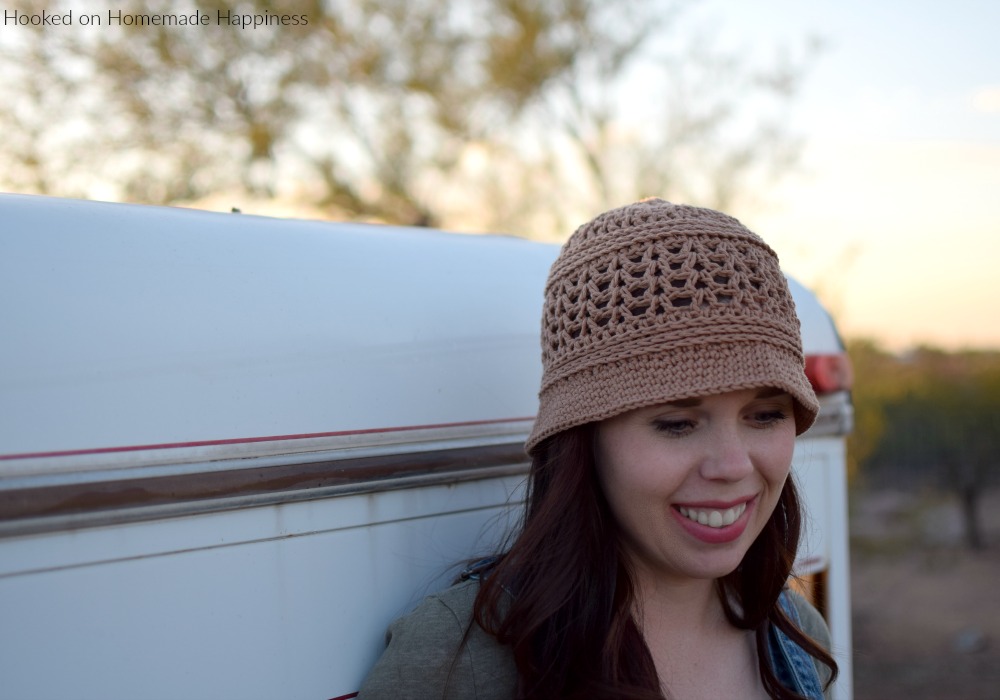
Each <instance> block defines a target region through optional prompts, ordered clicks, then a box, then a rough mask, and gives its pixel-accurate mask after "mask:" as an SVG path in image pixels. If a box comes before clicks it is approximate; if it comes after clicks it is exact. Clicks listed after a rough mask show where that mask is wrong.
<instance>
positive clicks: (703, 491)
mask: <svg viewBox="0 0 1000 700" xmlns="http://www.w3.org/2000/svg"><path fill="white" fill-rule="evenodd" d="M545 296H546V300H545V308H544V313H543V321H542V359H543V367H544V374H543V377H542V385H541V392H540V395H539V399H540V407H539V411H538V415H537V417H536V420H535V424H534V427H533V430H532V433H531V435H530V437H529V438H528V441H527V449H528V452H529V454H530V455H531V456H532V466H531V473H530V478H529V486H528V498H527V507H526V509H525V514H524V521H523V524H522V527H521V529H520V530H519V531H518V532H517V533H515V534H514V536H513V537H512V539H511V542H510V544H509V546H508V547H505V548H504V549H502V550H501V551H500V552H499V553H497V554H496V555H494V556H491V557H488V558H486V559H484V560H481V561H479V562H476V563H475V564H473V565H472V566H470V567H469V568H468V569H467V570H466V572H464V574H463V575H462V577H461V579H462V580H461V581H460V582H458V583H457V584H456V585H455V586H454V587H453V588H451V589H449V590H447V591H445V592H443V593H441V594H439V595H437V596H432V597H431V598H429V599H427V600H426V601H425V602H424V603H423V604H422V605H421V606H419V607H418V608H417V609H416V610H415V611H414V612H413V613H412V614H411V615H409V616H407V617H405V618H403V619H401V620H399V621H397V622H396V623H395V624H394V625H393V626H392V627H391V628H390V631H389V635H388V637H389V643H388V648H387V649H386V652H385V653H384V654H383V656H382V658H381V659H380V660H379V662H378V663H377V664H376V666H375V668H374V669H373V671H372V673H371V675H370V677H369V679H368V681H367V682H366V684H365V685H364V687H363V688H362V690H361V693H360V695H359V697H360V698H362V699H371V698H418V697H420V698H423V697H434V698H437V697H449V698H452V697H454V698H468V697H475V698H497V699H500V698H504V699H507V698H517V699H518V700H528V699H531V700H536V699H537V700H541V699H542V698H545V699H549V698H589V699H602V698H606V699H608V700H610V699H611V698H631V699H635V700H639V699H642V700H662V699H663V698H671V699H674V698H676V699H677V700H683V699H685V698H719V697H739V698H765V697H769V698H775V699H780V700H792V699H801V698H811V699H817V698H822V697H824V695H825V693H828V692H829V691H830V688H831V686H830V684H831V682H832V679H833V678H834V677H835V676H836V672H837V665H836V663H835V662H834V661H833V659H832V657H831V655H830V653H829V651H828V649H829V633H828V631H827V629H826V627H825V625H824V623H823V621H822V618H821V617H820V616H819V614H818V613H817V612H816V610H815V609H813V608H812V607H811V606H810V605H809V604H808V603H807V602H806V601H805V600H803V599H802V598H800V597H798V596H797V595H795V594H793V593H791V592H790V591H788V590H787V589H786V584H787V581H788V578H789V575H790V573H791V570H792V565H793V563H794V561H795V556H796V550H797V547H798V541H799V529H800V522H801V512H800V506H799V500H798V494H797V492H796V488H795V484H794V482H793V480H791V479H790V478H788V475H789V470H790V467H791V462H792V451H793V447H794V445H795V439H796V436H797V435H800V434H802V433H804V432H805V431H806V430H807V429H808V428H809V427H810V426H811V425H812V424H813V422H814V421H815V419H816V415H817V412H818V402H817V399H816V395H815V394H814V392H813V389H812V387H811V386H810V383H809V382H808V381H807V379H806V375H805V370H804V359H803V353H802V342H801V338H800V332H799V322H798V319H797V317H796V315H795V307H794V303H793V301H792V298H791V295H790V293H789V289H788V284H787V283H786V281H785V278H784V276H783V275H782V273H781V271H780V269H779V267H778V261H777V257H776V256H775V254H774V252H773V251H772V250H771V249H770V248H769V247H768V246H767V245H766V244H765V243H764V242H763V241H762V240H761V239H760V238H758V237H757V236H756V235H755V234H753V233H751V232H750V231H748V230H747V229H746V228H744V227H743V226H742V225H741V224H740V223H739V222H738V221H736V220H735V219H733V218H731V217H728V216H726V215H724V214H721V213H719V212H716V211H712V210H708V209H700V208H696V207H689V206H676V205H673V204H670V203H668V202H665V201H662V200H646V201H643V202H638V203H636V204H632V205H629V206H626V207H623V208H620V209H616V210H612V211H609V212H606V213H604V214H602V215H600V216H598V217H597V218H596V219H594V220H593V221H591V222H589V223H587V224H585V225H583V226H581V227H580V228H579V229H578V230H577V231H576V233H574V234H573V236H572V237H571V238H570V239H569V241H568V242H567V244H566V245H565V246H564V248H563V249H562V251H561V253H560V255H559V257H558V259H557V260H556V261H555V263H554V264H553V266H552V269H551V271H550V273H549V280H548V284H547V286H546V295H545Z"/></svg>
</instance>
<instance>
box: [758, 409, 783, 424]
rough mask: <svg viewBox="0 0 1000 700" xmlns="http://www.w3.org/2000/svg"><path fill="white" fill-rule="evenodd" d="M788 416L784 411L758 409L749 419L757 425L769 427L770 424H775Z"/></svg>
mask: <svg viewBox="0 0 1000 700" xmlns="http://www.w3.org/2000/svg"><path fill="white" fill-rule="evenodd" d="M786 418H788V414H787V413H786V412H785V411H778V410H775V411H758V412H756V413H754V414H753V415H752V416H751V420H752V421H753V422H754V423H755V424H756V425H758V426H761V427H769V426H772V425H777V424H778V423H780V422H781V421H783V420H785V419H786Z"/></svg>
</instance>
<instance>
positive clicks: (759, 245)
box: [528, 199, 817, 450]
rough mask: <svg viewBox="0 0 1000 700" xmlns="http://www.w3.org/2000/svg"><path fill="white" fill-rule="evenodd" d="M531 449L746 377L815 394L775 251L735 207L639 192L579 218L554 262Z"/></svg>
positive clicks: (747, 382) (803, 408)
mask: <svg viewBox="0 0 1000 700" xmlns="http://www.w3.org/2000/svg"><path fill="white" fill-rule="evenodd" d="M541 339H542V365H543V376H542V386H541V391H540V393H539V398H540V407H539V414H538V417H537V419H536V422H535V428H534V430H533V431H532V435H531V437H530V438H529V440H528V449H529V450H531V449H532V448H533V447H534V446H535V445H537V444H538V443H539V442H540V441H541V440H542V439H544V438H545V437H547V436H548V435H551V434H553V433H555V432H559V431H561V430H564V429H566V428H569V427H572V426H574V425H580V424H583V423H587V422H591V421H595V420H601V419H603V418H607V417H610V416H612V415H615V414H617V413H620V412H623V411H625V410H630V409H631V408H636V407H639V406H643V405H652V404H656V403H661V402H667V401H669V400H675V399H678V398H687V397H692V396H699V395H707V394H710V393H717V392H723V391H729V390H732V389H735V388H748V387H751V386H777V387H783V388H785V389H786V390H788V391H790V392H791V393H792V394H793V395H794V396H795V398H796V401H797V402H798V409H797V420H798V424H797V427H798V428H799V430H800V432H801V430H805V429H806V428H807V427H808V425H809V424H811V423H812V420H813V418H814V417H815V413H816V408H817V406H816V399H815V395H814V394H813V392H812V389H811V387H810V386H809V384H808V381H807V380H806V379H805V374H804V371H803V365H804V362H803V356H802V341H801V335H800V329H799V320H798V317H797V316H796V314H795V304H794V302H793V301H792V297H791V293H790V292H789V290H788V284H787V281H786V280H785V277H784V275H783V274H782V272H781V270H780V268H779V266H778V258H777V255H775V253H774V251H773V250H771V248H770V247H769V246H768V245H767V244H766V243H764V241H763V240H761V238H760V237H758V236H757V235H756V234H754V233H752V232H751V231H749V230H748V229H747V228H746V227H744V226H743V225H742V224H741V223H740V222H739V221H737V220H736V219H734V218H733V217H731V216H727V215H726V214H722V213H721V212H717V211H714V210H711V209H703V208H700V207H692V206H686V205H674V204H671V203H669V202H666V201H664V200H661V199H651V200H644V201H642V202H636V203H635V204H630V205H628V206H625V207H621V208H618V209H613V210H611V211H608V212H605V213H603V214H601V215H599V216H597V217H596V218H595V219H593V220H592V221H590V222H588V223H586V224H584V225H583V226H581V227H580V228H578V229H577V230H576V232H574V234H573V235H572V236H571V237H570V238H569V240H568V241H567V242H566V245H565V246H563V249H562V251H560V254H559V257H558V258H557V259H556V261H555V263H554V264H553V265H552V269H551V271H550V273H549V280H548V283H547V285H546V289H545V306H544V310H543V314H542V338H541Z"/></svg>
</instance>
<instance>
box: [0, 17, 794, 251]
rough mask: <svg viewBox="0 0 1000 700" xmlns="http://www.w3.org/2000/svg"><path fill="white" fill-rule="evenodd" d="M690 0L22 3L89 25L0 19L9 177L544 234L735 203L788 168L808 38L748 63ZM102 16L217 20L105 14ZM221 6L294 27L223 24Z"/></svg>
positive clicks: (1, 108)
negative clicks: (616, 216) (170, 22)
mask: <svg viewBox="0 0 1000 700" xmlns="http://www.w3.org/2000/svg"><path fill="white" fill-rule="evenodd" d="M686 4H687V3H685V2H683V0H618V1H617V2H614V3H606V2H601V1H600V0H553V1H552V2H537V1H536V0H469V2H461V3H457V2H447V1H446V0H285V1H284V2H281V3H276V2H270V1H268V0H254V1H253V2H245V3H240V4H234V3H226V2H217V1H213V0H193V1H192V2H189V3H184V4H183V10H180V9H179V8H178V5H177V3H174V2H171V1H170V0H142V1H141V2H139V1H138V0H116V1H115V2H113V3H112V2H103V1H101V0H98V1H96V2H91V3H87V5H86V6H85V7H83V6H81V3H79V2H77V1H76V0H50V1H39V0H13V1H12V2H11V3H8V5H7V6H5V7H6V9H8V10H16V11H20V12H28V13H31V12H35V13H37V12H40V11H41V10H42V9H44V10H46V11H47V12H50V13H64V12H67V11H69V10H73V11H74V12H75V13H76V14H77V17H79V15H80V13H82V12H87V13H96V14H97V15H98V16H99V17H101V18H102V20H103V23H102V26H90V27H85V26H80V25H79V23H77V24H76V25H74V26H71V27H55V28H53V27H30V26H28V27H21V26H18V27H4V34H5V37H4V43H3V49H2V54H0V76H2V77H0V89H2V90H3V92H4V95H5V98H4V99H3V100H2V102H0V131H2V133H3V134H4V136H5V138H4V139H3V146H2V148H0V163H2V168H0V172H2V173H3V175H2V177H3V179H4V180H6V182H3V183H0V184H3V185H4V186H5V187H7V188H9V189H14V190H18V191H26V192H37V193H44V194H55V195H61V196H78V197H87V198H97V199H112V200H124V201H134V202H144V203H157V204H162V203H179V202H188V203H190V202H196V201H198V200H202V199H204V198H206V197H209V196H211V195H217V194H220V193H221V194H223V195H224V196H227V197H232V198H233V199H234V201H235V202H239V201H240V198H241V197H244V196H247V197H253V198H258V199H259V198H264V199H269V198H283V199H287V200H292V201H296V202H300V203H304V204H308V205H310V206H311V207H312V208H313V209H319V210H322V211H323V212H325V213H327V214H328V215H330V216H331V217H333V218H361V219H377V220H381V221H385V222H390V223H403V224H431V225H436V226H446V227H453V228H466V229H474V230H476V229H478V230H483V229H493V230H502V231H509V232H515V233H520V234H524V235H536V236H537V235H542V236H544V235H553V234H563V235H564V234H565V233H566V232H567V230H566V229H567V225H568V224H567V222H574V221H576V220H578V219H579V217H580V216H581V213H580V212H581V211H582V212H583V215H585V216H589V215H590V214H592V212H593V211H598V210H600V209H603V208H606V207H609V206H612V205H617V204H620V203H623V202H626V201H630V200H633V199H636V198H639V197H642V196H649V195H659V196H666V197H673V198H676V199H682V200H685V201H689V202H695V203H702V204H707V205H710V206H717V207H720V208H730V207H731V206H732V205H733V202H734V199H736V198H737V197H739V196H741V195H742V194H745V193H747V192H752V191H753V189H754V185H755V183H759V182H761V181H763V180H765V179H766V178H769V177H772V176H774V175H776V174H780V173H781V172H783V171H784V170H785V169H786V168H787V167H789V166H790V165H791V164H792V163H794V161H795V158H796V156H797V153H798V149H797V145H798V144H797V141H796V139H795V137H794V135H793V134H791V133H789V131H788V129H787V127H786V126H785V124H786V123H787V116H788V115H787V111H788V106H789V104H790V101H791V100H792V99H793V98H794V96H795V93H796V91H797V90H798V88H799V86H800V83H801V79H802V75H803V67H804V65H805V62H806V61H807V60H808V56H809V55H810V51H809V49H808V48H803V49H802V50H801V51H799V53H798V54H797V55H796V54H791V53H787V52H786V53H784V54H782V53H775V55H774V56H773V59H772V60H770V61H768V62H766V64H764V65H757V64H755V62H753V61H751V60H750V59H749V58H748V57H747V56H745V55H742V54H739V53H736V52H733V51H731V50H730V51H728V52H727V51H723V50H719V49H716V48H715V47H714V44H713V42H712V41H711V36H710V34H701V33H698V32H694V31H690V30H682V29H681V28H680V27H679V24H678V21H679V20H678V17H679V15H680V14H681V13H680V10H681V8H682V6H684V5H686ZM109 10H113V11H114V12H116V13H117V12H121V13H123V14H125V15H134V14H146V15H150V14H165V13H174V14H177V13H180V12H183V13H186V14H190V13H191V12H194V11H200V12H205V13H208V14H209V15H210V17H211V22H210V23H209V26H198V27H177V26H160V27H157V26H131V27H129V26H109V22H108V11H109ZM220 10H232V11H234V12H239V13H250V14H253V13H257V14H264V13H265V12H268V13H272V14H290V15H302V16H305V17H306V18H307V19H308V24H306V25H298V26H280V27H258V28H245V27H233V26H229V25H226V24H222V25H220V24H219V23H218V22H217V16H216V13H217V12H218V11H220ZM640 59H641V60H640ZM751 106H752V109H751Z"/></svg>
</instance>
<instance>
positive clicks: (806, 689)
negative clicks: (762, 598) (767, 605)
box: [768, 592, 823, 700]
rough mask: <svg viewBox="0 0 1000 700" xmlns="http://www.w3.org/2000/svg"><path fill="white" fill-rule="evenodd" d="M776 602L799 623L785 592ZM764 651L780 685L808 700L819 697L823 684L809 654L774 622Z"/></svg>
mask: <svg viewBox="0 0 1000 700" xmlns="http://www.w3.org/2000/svg"><path fill="white" fill-rule="evenodd" d="M778 604H779V605H780V606H781V609H782V611H784V613H785V615H786V616H788V619H789V620H791V621H792V622H793V623H794V624H795V626H796V627H799V626H800V622H799V613H798V610H796V609H795V605H793V604H792V601H791V600H789V597H788V594H787V593H786V592H782V593H781V595H780V596H778ZM768 652H769V653H770V656H771V665H772V667H773V670H774V675H775V676H777V678H778V680H779V681H780V682H781V684H782V685H784V686H785V687H786V688H789V689H791V690H794V691H795V692H797V693H798V694H799V695H802V696H803V697H806V698H809V700H823V687H822V683H820V679H819V673H818V672H817V671H816V664H815V662H814V661H813V658H812V657H811V656H809V654H808V653H807V652H806V651H805V650H804V649H803V648H802V647H800V646H799V645H798V644H796V643H795V642H793V641H792V640H791V639H789V637H788V636H787V635H786V634H785V633H784V632H782V631H781V630H779V629H778V628H777V627H775V626H774V625H771V631H770V634H769V635H768Z"/></svg>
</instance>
